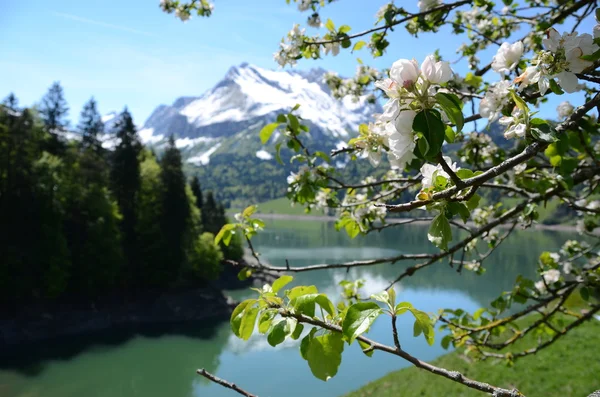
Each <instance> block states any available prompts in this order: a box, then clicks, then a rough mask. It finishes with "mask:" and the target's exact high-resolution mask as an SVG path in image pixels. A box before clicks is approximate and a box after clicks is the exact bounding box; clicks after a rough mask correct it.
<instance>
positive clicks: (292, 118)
mask: <svg viewBox="0 0 600 397" xmlns="http://www.w3.org/2000/svg"><path fill="white" fill-rule="evenodd" d="M288 120H289V121H290V123H289V124H290V129H291V130H292V132H293V133H294V134H297V133H298V128H299V127H300V123H299V122H298V118H297V117H296V116H294V115H293V114H291V113H290V114H288Z"/></svg>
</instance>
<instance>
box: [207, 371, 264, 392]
mask: <svg viewBox="0 0 600 397" xmlns="http://www.w3.org/2000/svg"><path fill="white" fill-rule="evenodd" d="M196 373H197V374H198V375H202V376H204V377H205V378H206V379H208V380H210V381H211V382H215V383H217V384H219V385H221V386H223V387H226V388H228V389H231V390H235V391H236V392H238V393H239V394H241V395H242V396H246V397H258V396H257V395H255V394H252V393H249V392H247V391H246V390H244V389H242V388H240V387H239V386H237V385H236V384H235V383H231V382H228V381H226V380H224V379H221V378H218V377H216V376H214V375H213V374H211V373H210V372H208V371H206V370H205V369H204V368H201V369H199V370H197V371H196Z"/></svg>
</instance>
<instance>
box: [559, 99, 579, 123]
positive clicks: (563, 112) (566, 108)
mask: <svg viewBox="0 0 600 397" xmlns="http://www.w3.org/2000/svg"><path fill="white" fill-rule="evenodd" d="M573 110H575V108H574V107H573V105H571V104H570V103H569V101H564V102H561V103H560V105H558V106H557V107H556V112H557V113H558V117H560V118H561V119H566V118H567V117H569V116H570V115H571V114H573Z"/></svg>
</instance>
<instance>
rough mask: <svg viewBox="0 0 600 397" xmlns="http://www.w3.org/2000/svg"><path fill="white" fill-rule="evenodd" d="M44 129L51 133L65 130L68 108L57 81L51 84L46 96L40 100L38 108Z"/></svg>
mask: <svg viewBox="0 0 600 397" xmlns="http://www.w3.org/2000/svg"><path fill="white" fill-rule="evenodd" d="M39 111H40V114H41V116H42V120H43V121H44V125H45V126H46V129H47V130H48V131H50V132H53V131H54V130H56V129H61V128H65V127H67V125H68V122H67V120H66V117H67V114H68V113H69V107H68V106H67V101H66V100H65V96H64V92H63V88H62V86H61V85H60V83H59V82H58V81H55V82H54V83H52V85H51V86H50V88H49V89H48V92H47V93H46V95H45V96H44V97H43V98H42V103H41V104H40V108H39Z"/></svg>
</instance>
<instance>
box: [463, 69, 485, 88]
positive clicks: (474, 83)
mask: <svg viewBox="0 0 600 397" xmlns="http://www.w3.org/2000/svg"><path fill="white" fill-rule="evenodd" d="M482 82H483V78H482V77H481V76H476V75H475V74H473V73H472V72H469V73H467V75H466V76H465V83H466V84H468V85H470V86H471V87H473V88H479V86H480V85H481V83H482Z"/></svg>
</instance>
